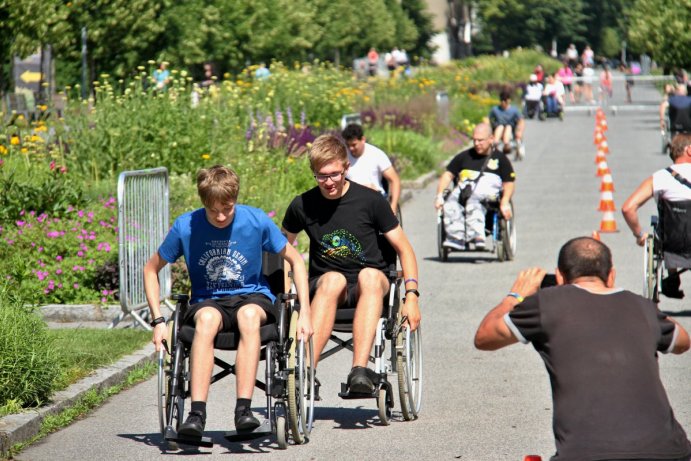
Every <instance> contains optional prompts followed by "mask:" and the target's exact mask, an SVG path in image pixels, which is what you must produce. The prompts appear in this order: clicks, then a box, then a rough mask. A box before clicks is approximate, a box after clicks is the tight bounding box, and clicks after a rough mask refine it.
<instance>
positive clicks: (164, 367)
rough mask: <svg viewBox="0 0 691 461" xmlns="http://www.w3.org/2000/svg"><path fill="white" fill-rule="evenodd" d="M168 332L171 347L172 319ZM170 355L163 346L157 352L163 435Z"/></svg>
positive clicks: (159, 408)
mask: <svg viewBox="0 0 691 461" xmlns="http://www.w3.org/2000/svg"><path fill="white" fill-rule="evenodd" d="M167 327H168V334H167V335H166V343H167V344H168V345H169V347H172V344H173V343H172V342H171V339H172V337H173V328H174V327H173V320H172V319H171V320H169V321H168V325H167ZM170 358H171V356H170V354H168V352H166V350H165V348H163V349H161V350H160V351H159V353H158V421H159V425H160V428H161V434H164V435H165V429H166V426H167V424H166V423H167V419H166V415H167V411H166V409H167V408H168V404H169V395H170V387H169V386H170V375H171V373H172V370H171V363H172V361H171V359H170Z"/></svg>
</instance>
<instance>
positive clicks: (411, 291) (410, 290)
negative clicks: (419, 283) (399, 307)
mask: <svg viewBox="0 0 691 461" xmlns="http://www.w3.org/2000/svg"><path fill="white" fill-rule="evenodd" d="M408 293H413V294H414V295H415V296H417V297H418V298H419V297H420V292H419V291H417V290H416V289H415V288H410V289H408V290H406V291H405V294H406V295H408Z"/></svg>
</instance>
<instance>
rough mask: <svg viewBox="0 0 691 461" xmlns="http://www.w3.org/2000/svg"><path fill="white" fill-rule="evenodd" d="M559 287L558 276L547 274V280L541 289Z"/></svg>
mask: <svg viewBox="0 0 691 461" xmlns="http://www.w3.org/2000/svg"><path fill="white" fill-rule="evenodd" d="M554 286H557V276H556V275H554V274H545V278H543V279H542V283H541V284H540V288H549V287H554Z"/></svg>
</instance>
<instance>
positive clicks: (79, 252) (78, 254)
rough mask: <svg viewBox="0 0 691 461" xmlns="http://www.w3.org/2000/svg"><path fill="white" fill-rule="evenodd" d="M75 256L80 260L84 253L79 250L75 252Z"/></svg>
mask: <svg viewBox="0 0 691 461" xmlns="http://www.w3.org/2000/svg"><path fill="white" fill-rule="evenodd" d="M77 256H79V257H80V258H81V257H83V256H84V252H83V251H82V250H79V251H78V252H77Z"/></svg>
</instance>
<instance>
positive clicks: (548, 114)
mask: <svg viewBox="0 0 691 461" xmlns="http://www.w3.org/2000/svg"><path fill="white" fill-rule="evenodd" d="M550 97H555V96H544V97H543V98H542V107H543V108H544V110H543V111H541V112H540V114H539V119H540V120H542V121H545V120H547V119H548V118H558V119H559V120H561V121H563V120H564V106H563V105H562V104H560V103H559V102H558V101H556V104H557V110H556V111H549V110H547V108H548V107H549V105H548V104H547V98H550Z"/></svg>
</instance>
